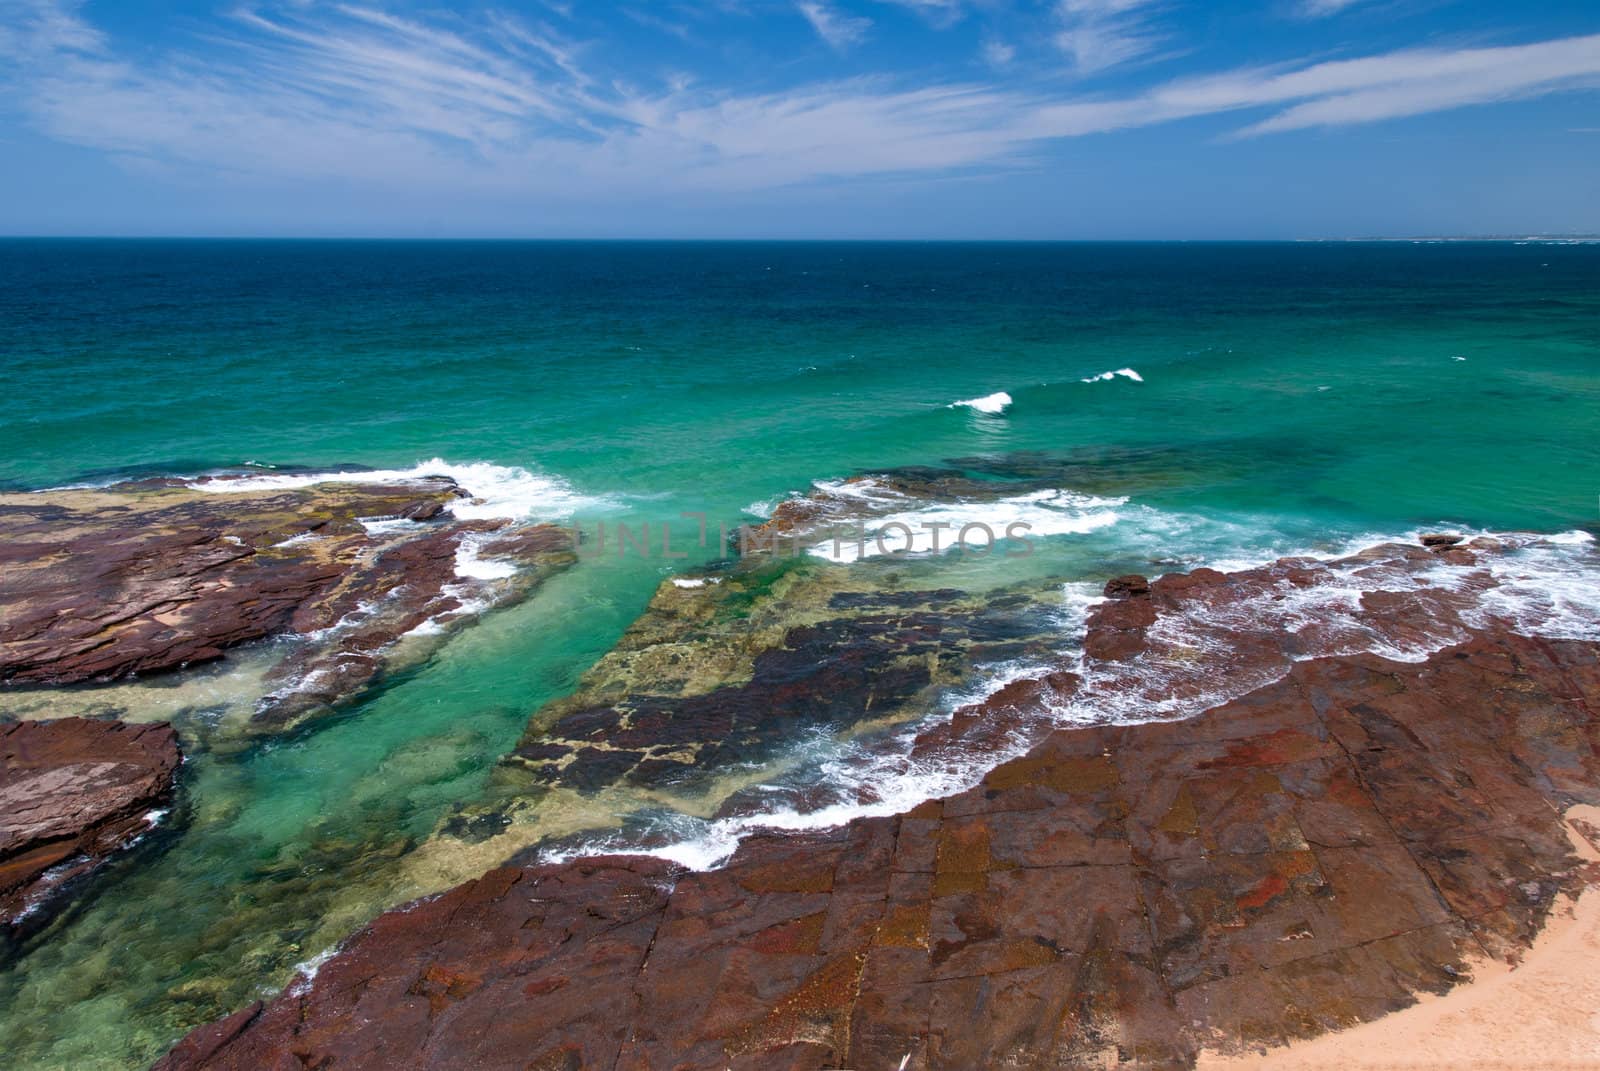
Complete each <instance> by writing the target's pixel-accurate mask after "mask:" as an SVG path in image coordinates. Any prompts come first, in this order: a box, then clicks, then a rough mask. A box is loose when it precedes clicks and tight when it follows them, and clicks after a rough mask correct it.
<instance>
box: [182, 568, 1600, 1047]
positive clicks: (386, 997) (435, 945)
mask: <svg viewBox="0 0 1600 1071" xmlns="http://www.w3.org/2000/svg"><path fill="white" fill-rule="evenodd" d="M1504 549H1505V548H1503V547H1501V546H1500V545H1498V544H1495V543H1492V542H1488V541H1476V542H1475V543H1474V544H1473V545H1470V546H1465V547H1447V548H1443V549H1440V550H1438V551H1430V550H1424V549H1422V548H1419V547H1412V548H1406V547H1398V546H1390V547H1384V548H1375V549H1374V550H1373V551H1370V552H1367V553H1366V554H1364V555H1358V556H1356V557H1354V558H1351V559H1346V560H1344V561H1342V562H1334V563H1318V562H1312V561H1308V560H1289V561H1285V562H1280V563H1278V564H1277V565H1275V566H1271V567H1267V568H1264V569H1259V570H1252V571H1249V572H1245V573H1236V574H1229V575H1225V574H1222V573H1216V572H1213V571H1209V570H1202V571H1196V572H1194V573H1190V574H1182V575H1172V576H1167V577H1163V578H1160V579H1159V580H1157V581H1155V582H1150V583H1147V582H1144V581H1143V580H1142V578H1131V577H1129V578H1120V580H1119V582H1118V583H1117V584H1116V585H1115V586H1113V587H1112V588H1111V589H1110V590H1109V591H1108V596H1109V598H1108V601H1106V602H1105V603H1103V604H1102V605H1101V606H1100V607H1099V608H1098V609H1097V611H1096V612H1095V613H1094V614H1093V615H1092V616H1091V620H1090V626H1089V633H1088V635H1087V637H1086V639H1085V644H1084V647H1085V656H1084V661H1083V664H1082V666H1080V667H1078V668H1077V669H1076V671H1073V672H1068V671H1066V669H1065V668H1064V669H1063V671H1061V672H1058V673H1054V674H1050V675H1047V676H1044V677H1040V678H1039V679H1036V680H1030V681H1022V682H1018V683H1017V684H1015V685H1012V686H1010V687H1008V688H1006V689H1004V690H1003V691H1001V692H999V693H997V694H996V695H994V696H991V697H990V698H989V699H988V700H986V701H985V702H984V703H982V704H978V705H976V706H974V707H970V708H967V709H965V710H962V711H959V712H957V714H956V716H955V717H954V718H953V719H951V720H950V721H948V722H945V723H942V724H938V725H935V726H933V727H931V728H930V729H929V730H928V731H927V732H926V733H925V734H924V737H923V739H922V740H921V741H919V744H918V747H919V749H921V750H925V751H926V753H927V754H929V755H940V754H947V753H949V752H950V750H951V749H956V748H963V747H964V748H967V749H969V750H973V749H976V750H982V749H984V748H989V749H996V748H998V747H999V746H1000V743H999V742H1000V741H1002V740H1004V739H1006V738H1014V737H1015V736H1016V734H1018V733H1023V734H1027V735H1028V738H1029V739H1031V740H1032V741H1033V742H1032V744H1031V746H1029V747H1027V748H1026V750H1025V752H1024V753H1022V754H1021V755H1020V757H1016V758H1013V759H1010V760H1009V761H1005V762H1002V763H1000V764H999V765H997V766H996V767H995V768H994V769H992V770H990V771H989V772H988V773H987V775H986V776H984V777H983V778H982V780H981V781H980V782H979V783H977V784H976V785H975V787H973V788H971V789H969V790H967V791H964V792H960V793H956V794H954V795H951V796H948V797H946V798H944V799H940V800H935V801H930V802H928V803H925V804H922V805H920V806H918V807H916V808H914V809H913V810H910V811H908V812H905V813H902V814H899V815H893V816H887V817H867V818H859V819H856V820H855V821H852V822H850V823H849V824H848V825H846V826H843V827H841V828H838V829H834V830H829V831H826V832H818V833H807V834H800V835H777V834H769V835H760V836H755V837H752V838H750V839H747V840H746V841H745V842H744V843H743V844H742V846H741V847H740V848H739V850H738V852H737V853H736V854H735V855H734V856H733V858H732V859H731V860H730V861H729V862H728V863H727V864H726V865H725V866H723V867H721V868H719V869H716V870H712V871H708V872H694V873H690V872H686V871H685V870H684V869H683V868H681V867H678V866H676V865H674V864H671V863H668V862H665V861H663V860H660V859H653V858H646V857H638V856H633V857H618V856H613V857H600V858H588V859H577V860H573V861H569V862H565V863H559V864H542V865H528V866H507V867H503V868H500V869H497V870H494V871H492V872H490V873H488V874H486V875H484V876H483V877H481V878H479V879H478V880H476V881H473V882H469V883H467V884H465V885H462V886H459V887H457V888H455V889H452V890H451V891H449V892H447V893H445V894H443V895H441V896H438V897H435V898H431V899H428V900H424V901H420V902H418V903H416V904H413V905H410V906H409V907H407V908H403V909H400V910H397V911H393V912H390V913H388V914H386V915H384V916H382V917H380V918H379V919H378V920H377V921H376V922H375V923H373V924H372V925H371V926H370V927H368V928H367V929H365V930H363V931H362V932H361V933H359V934H357V935H355V936H354V937H352V938H351V939H350V940H349V941H348V942H346V943H345V945H344V947H343V948H342V949H341V950H340V951H339V952H338V954H336V955H334V956H333V957H332V958H331V959H330V960H329V961H328V962H327V963H326V964H325V965H324V966H323V967H322V968H321V970H320V972H319V973H317V974H316V975H315V977H314V978H310V979H302V980H301V981H300V982H298V983H297V984H296V985H294V986H291V988H290V989H289V990H288V991H286V992H285V993H284V994H283V995H281V996H279V997H277V998H276V999H274V1000H273V1001H271V1002H269V1003H266V1004H265V1005H254V1006H251V1007H248V1008H245V1009H241V1010H240V1011H239V1012H238V1013H236V1014H235V1015H233V1016H231V1017H229V1018H228V1019H225V1020H221V1021H219V1022H218V1023H214V1024H211V1025H210V1026H206V1027H202V1028H200V1029H199V1030H197V1031H195V1032H194V1033H192V1034H191V1035H190V1036H189V1037H188V1038H186V1039H184V1041H182V1042H181V1043H180V1044H179V1045H178V1046H177V1047H176V1048H175V1049H174V1050H173V1051H172V1052H171V1053H170V1054H169V1055H168V1056H167V1057H166V1058H165V1059H164V1060H163V1061H162V1063H161V1064H160V1065H159V1066H161V1067H163V1068H167V1069H177V1068H200V1067H207V1068H224V1067H226V1068H260V1067H276V1066H285V1067H291V1066H292V1067H333V1066H336V1067H374V1068H376V1067H393V1066H415V1067H437V1068H447V1067H449V1068H454V1067H472V1068H500V1067H506V1068H511V1067H516V1068H590V1067H605V1068H641V1069H643V1068H666V1067H671V1068H702V1067H704V1068H726V1067H735V1068H739V1067H748V1068H763V1069H766V1068H830V1067H834V1068H837V1067H851V1068H861V1069H878V1068H886V1069H887V1068H950V1069H966V1068H976V1067H994V1066H1011V1067H1041V1068H1043V1067H1061V1066H1108V1065H1109V1066H1118V1065H1122V1066H1135V1067H1186V1066H1190V1065H1192V1064H1193V1062H1194V1060H1195V1059H1196V1057H1197V1054H1198V1053H1199V1052H1200V1051H1201V1050H1202V1049H1204V1048H1208V1047H1211V1048H1214V1047H1222V1048H1228V1047H1231V1046H1242V1045H1243V1046H1254V1045H1271V1044H1276V1043H1281V1042H1284V1041H1288V1040H1290V1039H1294V1038H1300V1037H1307V1036H1311V1035H1315V1034H1318V1033H1321V1032H1324V1031H1328V1030H1334V1029H1338V1028H1340V1027H1344V1026H1348V1025H1351V1024H1354V1023H1357V1022H1360V1021H1363V1020H1370V1019H1373V1018H1376V1017H1378V1016H1381V1015H1383V1014H1385V1013H1387V1012H1390V1011H1393V1010H1397V1009H1399V1008H1403V1007H1405V1006H1407V1005H1409V1004H1411V1003H1413V1002H1414V1001H1415V1000H1416V999H1417V996H1418V994H1421V993H1428V992H1432V993H1440V992H1444V991H1446V990H1448V989H1450V988H1451V987H1453V986H1455V985H1458V984H1460V983H1462V982H1463V981H1466V980H1468V979H1470V977H1471V971H1472V967H1473V964H1474V963H1475V962H1481V961H1482V960H1483V958H1484V957H1495V958H1498V959H1514V958H1515V957H1517V956H1518V955H1519V954H1520V952H1521V951H1522V950H1523V949H1525V948H1526V947H1528V945H1529V943H1530V942H1531V940H1532V938H1533V936H1534V935H1535V934H1536V933H1537V932H1538V931H1539V929H1540V928H1541V926H1542V925H1543V923H1544V921H1545V919H1546V918H1547V916H1548V915H1549V913H1550V912H1551V911H1552V909H1553V908H1554V907H1555V906H1556V905H1557V904H1559V903H1560V902H1561V900H1562V899H1563V898H1564V897H1569V896H1572V895H1574V894H1576V893H1577V892H1578V891H1579V890H1580V889H1581V888H1583V887H1584V886H1585V885H1586V884H1587V883H1590V882H1593V881H1594V880H1595V876H1594V875H1593V874H1592V873H1591V872H1590V870H1589V869H1588V868H1586V866H1585V865H1584V864H1583V863H1582V862H1581V860H1580V859H1579V858H1578V857H1577V856H1576V855H1575V854H1574V853H1573V851H1572V849H1571V843H1570V841H1569V840H1568V836H1567V828H1566V826H1565V825H1564V823H1563V821H1562V813H1563V811H1564V810H1565V809H1566V808H1567V807H1569V806H1572V805H1574V804H1589V805H1594V804H1597V803H1600V753H1597V750H1596V747H1597V743H1600V740H1597V737H1600V723H1597V719H1596V715H1597V713H1600V644H1597V643H1595V642H1593V641H1592V640H1588V639H1579V638H1552V636H1551V635H1549V634H1548V633H1547V634H1545V635H1543V636H1540V635H1536V634H1535V635H1529V634H1523V633H1524V632H1529V631H1532V632H1536V631H1537V630H1528V629H1523V628H1521V627H1520V625H1519V624H1518V622H1516V621H1512V620H1508V619H1507V618H1505V617H1502V616H1498V615H1497V614H1495V613H1486V612H1481V611H1482V609H1483V607H1484V606H1485V605H1486V604H1489V603H1492V602H1493V600H1492V599H1491V598H1490V593H1493V592H1496V591H1499V592H1500V593H1501V596H1504V594H1505V592H1506V591H1507V590H1510V586H1511V585H1513V584H1515V583H1516V582H1517V580H1516V577H1515V575H1514V574H1515V572H1516V571H1515V570H1512V571H1511V573H1497V572H1496V571H1495V570H1494V569H1492V568H1490V567H1489V565H1488V563H1489V562H1490V561H1491V560H1492V559H1494V558H1496V557H1497V556H1498V555H1500V554H1501V553H1502V551H1503V550H1504ZM1356 580H1360V581H1362V582H1363V583H1365V584H1366V587H1365V588H1363V589H1360V590H1359V591H1356V592H1355V593H1354V594H1352V593H1351V592H1352V588H1351V584H1352V583H1354V581H1356ZM1296 593H1309V594H1307V595H1306V599H1307V600H1309V601H1306V602H1303V603H1302V602H1297V601H1296V600H1297V599H1298V598H1299V596H1298V595H1296ZM1319 599H1320V600H1323V601H1317V600H1319ZM1335 605H1338V606H1344V607H1345V613H1344V615H1343V616H1342V617H1341V616H1338V615H1335V614H1333V613H1332V612H1331V610H1330V609H1329V608H1330V607H1332V606H1335ZM1307 606H1309V607H1312V608H1313V609H1319V610H1320V611H1322V616H1321V617H1320V618H1305V619H1303V620H1299V621H1298V623H1296V624H1295V625H1294V626H1293V627H1289V626H1286V625H1284V624H1283V620H1284V619H1283V615H1284V614H1294V615H1298V616H1299V617H1300V618H1304V613H1305V608H1306V607H1307ZM1275 615H1276V616H1275ZM1251 622H1254V623H1255V624H1254V626H1252V624H1251ZM1371 650H1379V651H1383V652H1385V653H1388V654H1390V655H1392V656H1394V657H1383V656H1382V655H1380V654H1374V653H1366V652H1370V651H1371ZM1347 651H1348V652H1349V653H1346V652H1347ZM1396 658H1400V659H1403V660H1395V659H1396ZM1230 683H1231V684H1232V685H1234V687H1233V688H1232V689H1231V692H1230V693H1229V694H1232V695H1233V696H1234V697H1233V698H1231V699H1229V700H1227V701H1225V702H1219V703H1216V704H1213V705H1211V706H1210V709H1205V710H1204V711H1203V712H1201V713H1199V714H1197V715H1195V716H1192V717H1187V718H1184V719H1182V720H1172V721H1145V722H1143V723H1140V724H1117V723H1114V721H1113V722H1111V723H1104V724H1085V725H1079V726H1063V725H1062V724H1061V723H1060V721H1059V720H1056V721H1053V722H1052V721H1051V720H1050V719H1048V718H1041V709H1044V710H1061V709H1063V708H1064V707H1068V706H1070V705H1071V704H1072V703H1074V702H1083V701H1086V700H1087V699H1091V698H1094V699H1096V702H1095V703H1091V704H1088V706H1087V707H1086V709H1093V710H1099V711H1101V712H1107V711H1109V712H1112V713H1115V712H1117V711H1122V712H1124V713H1127V712H1130V711H1132V710H1133V709H1135V708H1139V707H1141V706H1142V707H1143V708H1144V709H1146V710H1148V711H1150V712H1152V713H1155V714H1157V715H1158V716H1159V714H1160V713H1161V712H1163V711H1168V710H1177V709H1179V708H1168V707H1163V706H1162V704H1163V703H1166V702H1168V701H1169V700H1170V699H1171V697H1172V696H1175V695H1176V696H1179V697H1188V698H1190V699H1195V700H1196V701H1198V702H1200V703H1201V704H1202V705H1204V703H1205V696H1206V695H1207V694H1212V693H1215V692H1217V691H1218V689H1219V687H1220V686H1221V685H1227V684H1230ZM1208 686H1209V687H1210V688H1211V689H1212V692H1211V693H1208V692H1207V691H1206V689H1207V687H1208ZM1221 691H1224V692H1229V689H1227V688H1221ZM1108 696H1109V697H1110V698H1111V699H1115V698H1117V697H1119V696H1120V697H1123V698H1125V699H1126V700H1127V703H1126V704H1124V705H1121V706H1119V705H1117V704H1116V703H1109V700H1108V699H1107V697H1108ZM1108 704H1109V705H1108Z"/></svg>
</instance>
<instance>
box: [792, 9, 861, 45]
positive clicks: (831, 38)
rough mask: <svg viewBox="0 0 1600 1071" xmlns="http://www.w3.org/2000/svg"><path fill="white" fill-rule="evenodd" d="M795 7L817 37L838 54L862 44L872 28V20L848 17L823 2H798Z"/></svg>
mask: <svg viewBox="0 0 1600 1071" xmlns="http://www.w3.org/2000/svg"><path fill="white" fill-rule="evenodd" d="M795 7H796V8H798V9H799V11H800V14H801V15H803V16H804V17H805V20H806V21H807V22H809V23H810V24H811V28H812V29H813V30H815V31H816V33H817V36H818V37H820V38H822V39H823V40H824V41H825V42H827V44H828V47H829V48H831V49H833V50H835V51H837V52H843V51H844V50H846V49H848V48H849V47H850V46H852V45H858V44H860V43H861V42H862V40H864V39H865V38H866V36H867V31H868V30H869V29H871V28H872V20H871V19H863V18H857V17H856V16H854V15H846V14H845V13H843V12H842V11H839V10H837V9H835V8H833V7H832V6H830V5H829V4H826V3H824V2H823V0H797V2H796V4H795Z"/></svg>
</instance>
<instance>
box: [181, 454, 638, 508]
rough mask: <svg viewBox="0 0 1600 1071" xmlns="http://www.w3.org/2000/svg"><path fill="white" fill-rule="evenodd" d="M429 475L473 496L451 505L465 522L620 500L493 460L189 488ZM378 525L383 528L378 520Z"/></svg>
mask: <svg viewBox="0 0 1600 1071" xmlns="http://www.w3.org/2000/svg"><path fill="white" fill-rule="evenodd" d="M429 476H448V477H449V478H450V479H452V480H454V481H455V482H456V483H457V484H459V485H460V486H461V488H462V489H463V490H465V491H466V492H467V493H468V494H469V495H471V496H472V497H470V498H463V499H459V500H457V501H455V502H452V503H451V504H450V511H451V512H452V513H454V514H455V515H456V516H457V517H459V518H461V519H462V520H512V521H558V520H566V519H568V518H570V517H572V516H574V515H575V514H577V513H578V512H579V511H581V510H585V509H605V508H609V507H612V506H614V505H615V504H616V503H615V500H614V499H612V498H610V497H609V496H604V495H586V494H583V493H581V492H579V491H577V490H575V489H574V488H573V487H572V485H571V484H569V483H567V481H566V480H563V479H561V478H560V477H559V476H551V475H548V474H546V473H541V472H534V471H532V470H530V469H525V468H522V467H520V466H514V465H496V464H493V463H491V462H487V461H475V462H467V463H464V464H455V463H452V462H448V461H444V460H442V459H440V458H434V459H433V460H431V461H423V462H420V463H418V464H416V465H413V466H412V467H410V468H407V469H375V470H372V471H368V472H295V473H279V474H272V475H264V476H240V477H233V476H202V477H199V478H197V479H194V480H191V481H189V486H191V487H193V488H195V489H196V490H199V491H207V492H211V493H214V494H232V493H238V492H246V491H279V490H293V489H295V488H300V487H312V486H315V485H317V484H323V483H389V482H397V483H404V482H409V481H412V480H423V479H426V478H427V477H429ZM372 523H382V520H380V519H376V518H375V519H373V522H372Z"/></svg>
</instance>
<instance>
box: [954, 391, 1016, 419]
mask: <svg viewBox="0 0 1600 1071" xmlns="http://www.w3.org/2000/svg"><path fill="white" fill-rule="evenodd" d="M1010 404H1011V395H1009V394H1007V393H1006V392H1005V391H1003V390H997V391H995V392H994V393H993V394H985V395H984V396H983V397H982V398H968V399H966V400H965V401H960V402H951V403H950V404H949V405H947V406H945V408H946V409H959V408H961V407H962V406H966V407H967V408H968V409H975V410H977V411H978V412H980V413H990V414H993V413H1003V412H1005V409H1006V407H1007V406H1008V405H1010Z"/></svg>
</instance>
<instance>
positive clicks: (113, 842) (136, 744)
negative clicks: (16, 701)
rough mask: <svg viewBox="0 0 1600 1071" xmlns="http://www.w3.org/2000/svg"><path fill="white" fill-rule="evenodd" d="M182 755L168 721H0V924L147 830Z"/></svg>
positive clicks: (7, 924)
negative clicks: (132, 723)
mask: <svg viewBox="0 0 1600 1071" xmlns="http://www.w3.org/2000/svg"><path fill="white" fill-rule="evenodd" d="M179 761H180V756H179V754H178V740H177V736H176V734H174V733H173V731H172V729H171V727H170V726H167V725H125V724H123V723H122V722H116V721H89V720H86V719H83V718H62V719H59V720H57V721H37V722H22V723H20V724H13V725H5V726H0V925H4V926H5V927H8V928H9V927H13V926H15V925H16V924H17V923H18V922H19V921H21V920H22V919H24V918H25V917H26V916H28V915H30V914H32V913H33V912H34V911H36V910H38V909H39V908H41V907H43V906H44V905H45V903H46V901H47V900H48V899H49V898H50V897H51V895H52V894H53V893H54V892H56V891H57V890H59V889H61V888H62V887H64V886H66V885H67V884H68V883H69V882H71V881H73V880H75V879H77V878H80V877H82V876H83V875H84V874H87V873H88V872H89V871H91V870H93V869H94V868H95V867H97V866H99V865H100V864H101V863H102V862H104V861H105V860H106V858H107V857H109V856H110V855H112V854H113V853H115V852H116V851H118V850H119V849H121V848H122V847H124V846H125V845H126V844H127V843H128V842H129V841H131V840H132V839H133V838H135V837H137V836H139V835H140V834H142V833H143V832H145V830H146V829H148V828H149V821H148V816H149V814H150V812H151V810H152V809H154V808H158V807H160V806H161V805H162V804H163V803H165V802H166V800H167V799H168V797H169V796H170V795H171V791H172V783H173V776H174V773H175V771H176V770H177V768H178V763H179Z"/></svg>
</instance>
